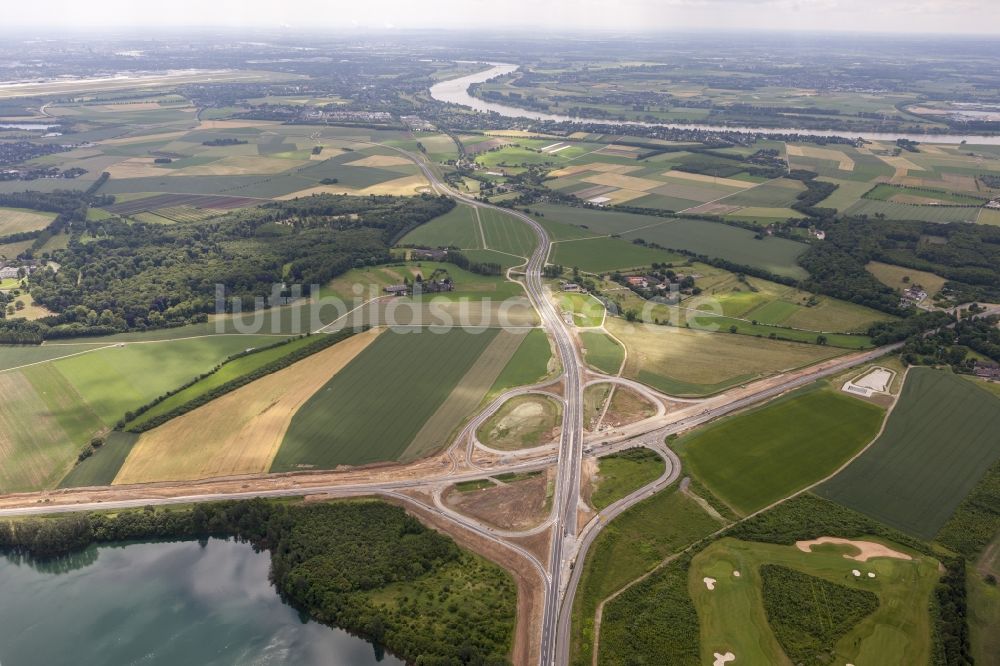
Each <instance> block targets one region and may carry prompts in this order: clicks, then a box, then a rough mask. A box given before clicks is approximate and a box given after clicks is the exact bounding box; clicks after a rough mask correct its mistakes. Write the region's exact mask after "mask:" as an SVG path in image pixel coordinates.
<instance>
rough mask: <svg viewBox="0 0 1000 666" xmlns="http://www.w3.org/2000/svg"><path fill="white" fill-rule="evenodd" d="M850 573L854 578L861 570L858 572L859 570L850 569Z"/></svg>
mask: <svg viewBox="0 0 1000 666" xmlns="http://www.w3.org/2000/svg"><path fill="white" fill-rule="evenodd" d="M851 574H852V575H853V576H854V577H855V578H857V577H858V576H860V575H861V572H860V571H858V570H857V569H851Z"/></svg>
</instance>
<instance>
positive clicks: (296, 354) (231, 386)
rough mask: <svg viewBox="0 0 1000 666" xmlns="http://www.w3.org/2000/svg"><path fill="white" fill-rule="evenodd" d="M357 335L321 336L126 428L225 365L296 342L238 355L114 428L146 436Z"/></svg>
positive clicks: (346, 332)
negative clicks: (212, 402)
mask: <svg viewBox="0 0 1000 666" xmlns="http://www.w3.org/2000/svg"><path fill="white" fill-rule="evenodd" d="M366 329H367V327H365V329H362V330H366ZM355 332H357V331H355V330H354V329H348V328H345V329H343V330H341V331H338V332H336V333H331V334H329V335H326V334H324V335H319V336H317V338H316V339H315V340H314V341H312V342H310V343H309V344H308V345H306V346H304V347H300V348H298V349H296V350H295V351H293V352H291V353H289V354H285V355H284V356H282V357H281V358H278V359H275V360H274V361H271V362H270V363H268V364H266V365H263V366H261V367H259V368H257V369H256V370H254V371H253V372H249V373H247V374H245V375H240V376H239V377H236V378H235V379H231V380H229V381H228V382H226V383H224V384H221V385H219V386H216V387H215V388H213V389H211V390H210V391H206V392H204V393H201V394H199V395H197V396H195V397H194V398H192V399H191V400H188V401H187V402H185V403H184V404H182V405H178V406H177V407H175V408H174V409H171V410H170V411H168V412H165V413H163V414H159V415H157V416H154V417H153V418H150V419H146V420H144V421H142V422H141V423H137V424H134V425H127V424H128V423H129V422H130V421H133V420H135V419H136V418H137V417H139V416H142V415H143V414H145V413H146V412H148V411H149V410H150V409H152V408H153V407H155V406H156V405H158V404H160V403H161V402H163V401H164V400H166V399H167V398H169V397H170V396H172V395H176V394H177V393H180V392H181V391H183V390H184V389H186V388H190V387H191V386H194V385H195V384H197V383H198V382H200V381H201V380H203V379H205V378H206V377H209V376H211V375H213V374H215V373H216V372H218V371H219V370H220V369H221V368H222V366H223V365H225V364H226V363H229V362H231V361H234V360H236V359H238V358H243V357H244V356H249V355H250V354H257V353H260V352H262V351H265V350H268V349H273V348H275V347H280V346H283V345H286V344H288V343H289V342H291V341H292V340H293V339H294V338H289V339H288V340H282V341H281V342H278V343H275V344H273V345H268V346H267V347H261V348H260V349H255V350H253V351H247V352H242V353H239V354H234V355H233V356H230V357H229V358H227V359H226V360H225V361H223V362H222V363H220V364H219V365H217V366H215V368H213V369H212V370H211V371H210V372H206V373H204V374H202V375H199V376H198V377H196V378H194V379H192V380H191V381H189V382H187V383H186V384H184V385H182V386H179V387H177V388H176V389H174V390H172V391H169V392H167V393H164V394H163V395H161V396H159V397H157V398H155V399H154V400H152V401H150V402H148V403H146V404H145V405H143V406H141V407H139V408H138V409H136V410H135V411H130V412H126V413H125V416H124V418H122V420H120V421H119V422H118V423H117V425H116V426H115V427H116V428H118V429H119V430H121V429H124V430H127V431H128V432H145V431H147V430H151V429H153V428H155V427H157V426H159V425H162V424H164V423H166V422H167V421H169V420H171V419H173V418H176V417H178V416H181V415H182V414H187V413H188V412H190V411H191V410H192V409H196V408H198V407H201V406H202V405H205V404H208V403H209V402H211V401H212V400H215V399H216V398H218V397H219V396H222V395H225V394H226V393H230V392H232V391H235V390H236V389H238V388H239V387H241V386H246V385H247V384H249V383H250V382H253V381H256V380H258V379H260V378H261V377H264V376H266V375H270V374H272V373H275V372H277V371H278V370H281V369H283V368H287V367H288V366H290V365H292V364H293V363H296V362H298V361H301V360H302V359H304V358H306V357H308V356H311V355H313V354H315V353H316V352H318V351H322V350H323V349H326V348H327V347H330V346H332V345H335V344H337V343H338V342H341V341H343V340H345V339H347V338H349V337H351V336H352V335H354V333H355Z"/></svg>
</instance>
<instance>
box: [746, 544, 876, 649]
mask: <svg viewBox="0 0 1000 666" xmlns="http://www.w3.org/2000/svg"><path fill="white" fill-rule="evenodd" d="M760 578H761V583H762V593H763V594H762V601H763V605H764V611H765V612H766V613H767V623H768V624H769V625H771V629H772V630H773V631H774V637H775V638H777V639H778V642H779V643H781V647H782V648H783V649H784V651H785V654H786V655H788V658H789V659H791V660H792V663H793V664H816V663H823V662H824V661H825V659H824V657H828V655H829V651H830V649H831V648H832V647H833V646H835V645H836V644H837V641H839V640H840V639H841V638H843V637H844V635H845V634H847V632H848V631H850V630H851V629H853V628H854V626H855V625H857V624H858V623H859V622H860V621H861V620H863V619H864V618H865V617H867V616H868V615H871V614H872V613H874V612H875V610H876V609H878V605H879V601H878V596H877V595H876V594H875V593H874V592H870V591H868V590H857V589H853V588H850V587H847V586H845V585H839V584H837V583H831V582H830V581H827V580H824V579H822V578H817V577H816V576H810V575H809V574H805V573H802V572H801V571H796V570H795V569H789V568H788V567H783V566H779V565H776V564H764V565H762V566H761V567H760Z"/></svg>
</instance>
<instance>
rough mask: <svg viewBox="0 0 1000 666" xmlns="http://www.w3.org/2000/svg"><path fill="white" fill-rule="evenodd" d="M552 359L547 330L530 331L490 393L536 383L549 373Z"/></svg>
mask: <svg viewBox="0 0 1000 666" xmlns="http://www.w3.org/2000/svg"><path fill="white" fill-rule="evenodd" d="M551 361H552V346H551V345H550V344H549V338H548V336H547V335H546V334H545V331H543V330H541V329H534V330H531V331H528V333H527V334H526V335H525V336H524V339H523V340H522V341H521V345H520V346H519V347H518V348H517V351H516V352H514V356H512V357H511V359H510V361H508V362H507V365H506V367H504V369H503V370H502V371H501V372H500V375H499V376H498V377H497V379H496V381H495V382H494V383H493V387H492V388H491V389H490V392H489V395H490V396H491V397H492V396H495V395H499V394H500V393H503V392H504V391H506V390H507V389H512V388H515V387H518V386H528V385H530V384H536V383H538V382H540V381H541V380H542V379H544V378H545V377H546V376H548V374H549V364H550V363H551Z"/></svg>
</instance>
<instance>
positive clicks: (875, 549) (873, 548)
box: [795, 537, 913, 562]
mask: <svg viewBox="0 0 1000 666" xmlns="http://www.w3.org/2000/svg"><path fill="white" fill-rule="evenodd" d="M824 543H834V544H842V545H845V546H853V547H854V548H857V549H858V550H859V551H860V552H859V553H858V554H857V555H848V554H847V553H845V554H844V557H846V558H847V559H849V560H857V561H858V562H867V561H868V560H870V559H872V558H873V557H894V558H896V559H897V560H912V559H913V558H912V557H910V556H909V555H907V554H906V553H901V552H899V551H898V550H893V549H892V548H889V547H888V546H883V545H882V544H880V543H875V542H874V541H852V540H851V539H842V538H840V537H820V538H818V539H813V540H812V541H796V542H795V547H796V548H798V549H799V550H801V551H802V552H804V553H808V552H811V551H812V547H813V546H819V545H822V544H824Z"/></svg>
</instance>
